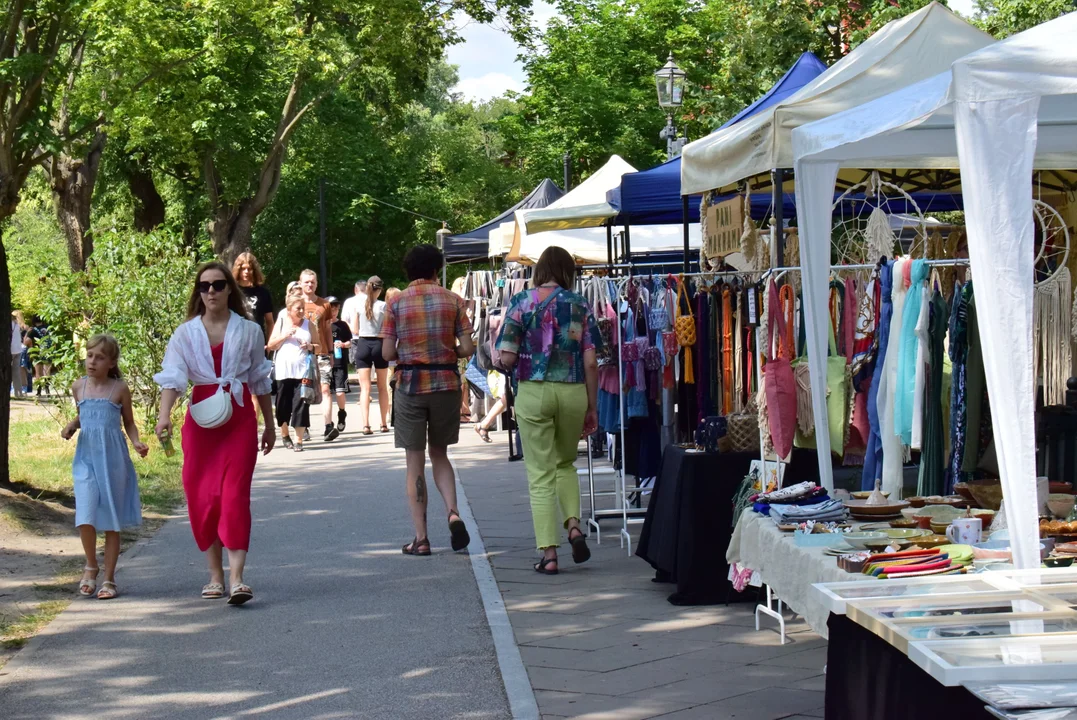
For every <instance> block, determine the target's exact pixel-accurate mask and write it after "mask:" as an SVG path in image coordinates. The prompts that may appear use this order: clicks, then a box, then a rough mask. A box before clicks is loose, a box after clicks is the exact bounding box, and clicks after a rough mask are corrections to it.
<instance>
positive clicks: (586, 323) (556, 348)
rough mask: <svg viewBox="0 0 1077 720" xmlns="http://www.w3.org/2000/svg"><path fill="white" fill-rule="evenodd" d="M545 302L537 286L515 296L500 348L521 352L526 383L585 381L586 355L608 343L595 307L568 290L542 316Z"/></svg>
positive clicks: (518, 375)
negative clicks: (538, 311) (538, 314)
mask: <svg viewBox="0 0 1077 720" xmlns="http://www.w3.org/2000/svg"><path fill="white" fill-rule="evenodd" d="M541 304H542V299H541V298H540V296H539V291H538V289H537V288H536V289H532V290H525V291H524V292H521V293H517V294H516V295H514V296H513V297H512V300H511V301H510V303H509V309H508V312H507V313H506V314H505V320H504V322H503V323H502V325H501V336H500V338H498V341H497V349H498V351H502V350H503V351H506V352H511V353H516V354H518V355H519V361H518V363H517V366H516V378H517V380H519V381H521V382H528V381H530V382H560V383H582V382H583V381H584V372H583V354H584V353H585V352H586V351H588V350H596V351H597V350H598V349H600V348H601V346H602V338H601V336H600V334H599V331H598V324H597V323H596V322H595V316H594V315H593V314H592V313H591V307H590V305H588V304H587V300H585V299H584V298H583V296H582V295H578V294H577V293H574V292H571V291H569V290H562V291H561V292H560V294H558V296H557V297H556V298H554V299H553V300H552V301H551V302H550V303H549V304H548V305H547V306H546V309H545V311H544V312H543V314H542V317H541V318H539V319H536V318H534V314H535V309H536V308H537V307H538V306H539V305H541Z"/></svg>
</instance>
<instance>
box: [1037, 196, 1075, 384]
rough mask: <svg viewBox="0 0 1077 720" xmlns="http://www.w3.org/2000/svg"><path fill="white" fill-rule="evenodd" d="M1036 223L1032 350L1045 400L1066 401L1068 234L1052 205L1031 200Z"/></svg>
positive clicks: (1070, 357)
mask: <svg viewBox="0 0 1077 720" xmlns="http://www.w3.org/2000/svg"><path fill="white" fill-rule="evenodd" d="M1032 212H1033V215H1034V217H1035V222H1036V230H1037V233H1036V264H1035V277H1036V285H1035V289H1034V291H1033V353H1034V360H1035V368H1036V374H1037V375H1038V377H1039V379H1040V381H1041V382H1042V383H1043V395H1044V402H1045V403H1046V404H1048V405H1061V404H1064V403H1065V401H1066V380H1067V378H1069V376H1070V372H1071V370H1072V369H1073V368H1072V362H1073V348H1072V347H1071V345H1070V342H1071V340H1072V332H1073V315H1072V313H1073V309H1074V308H1073V304H1072V298H1073V279H1072V278H1071V277H1070V271H1069V268H1068V267H1067V265H1066V263H1067V261H1068V260H1069V252H1070V234H1069V229H1068V228H1067V227H1066V222H1065V220H1064V219H1063V218H1062V216H1061V215H1060V214H1059V213H1058V211H1057V210H1055V209H1054V208H1053V207H1051V206H1050V205H1048V204H1047V203H1044V202H1041V201H1040V200H1033V201H1032Z"/></svg>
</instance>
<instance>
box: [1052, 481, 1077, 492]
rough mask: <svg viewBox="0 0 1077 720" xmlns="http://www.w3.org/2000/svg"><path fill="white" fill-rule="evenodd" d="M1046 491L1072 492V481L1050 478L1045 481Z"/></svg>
mask: <svg viewBox="0 0 1077 720" xmlns="http://www.w3.org/2000/svg"><path fill="white" fill-rule="evenodd" d="M1047 492H1052V493H1066V494H1067V495H1068V494H1071V493H1072V492H1073V483H1068V482H1062V481H1060V480H1051V481H1049V482H1048V483H1047Z"/></svg>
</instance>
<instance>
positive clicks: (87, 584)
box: [79, 566, 101, 597]
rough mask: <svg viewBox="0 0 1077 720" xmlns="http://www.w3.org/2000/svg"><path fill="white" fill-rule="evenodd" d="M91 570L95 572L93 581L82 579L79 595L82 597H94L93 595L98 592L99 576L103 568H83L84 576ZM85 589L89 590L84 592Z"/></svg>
mask: <svg viewBox="0 0 1077 720" xmlns="http://www.w3.org/2000/svg"><path fill="white" fill-rule="evenodd" d="M91 570H92V571H93V579H92V580H87V579H86V578H82V579H81V580H79V595H81V596H82V597H93V594H94V593H95V592H97V576H98V575H99V574H100V573H101V568H99V567H96V568H92V567H90V566H86V567H84V568H82V574H83V575H85V574H86V573H88V572H90V571H91ZM83 588H88V589H86V590H83Z"/></svg>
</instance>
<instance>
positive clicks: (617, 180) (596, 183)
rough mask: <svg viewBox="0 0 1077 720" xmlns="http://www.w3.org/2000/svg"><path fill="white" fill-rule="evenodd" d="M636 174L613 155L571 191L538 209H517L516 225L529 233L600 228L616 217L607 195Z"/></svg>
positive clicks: (618, 156) (620, 158) (619, 157)
mask: <svg viewBox="0 0 1077 720" xmlns="http://www.w3.org/2000/svg"><path fill="white" fill-rule="evenodd" d="M634 172H636V168H634V167H632V166H631V165H629V164H628V163H627V162H625V160H624V158H622V157H621V156H620V155H612V156H611V157H610V159H609V160H608V161H607V162H606V164H605V165H603V166H602V167H600V168H599V169H598V170H596V171H595V172H594V174H592V175H591V176H590V177H589V178H587V179H586V180H584V181H583V182H582V183H580V184H579V185H577V186H576V187H574V188H572V190H570V191H569V192H567V193H565V194H564V195H563V196H561V197H560V198H558V199H557V200H556V201H554V202H552V203H550V204H549V205H548V206H546V207H544V208H540V209H535V210H517V211H516V222H517V224H519V225H520V226H521V231H522V232H524V234H526V233H536V232H545V231H549V230H572V229H575V228H587V227H598V226H600V225H602V224H603V223H605V222H606V220H608V219H609V218H611V217H613V216H614V215H616V214H617V211H616V210H614V208H613V206H612V205H610V204H609V203H608V202H606V192H607V191H608V190H611V189H612V188H615V187H620V185H621V176H622V175H627V174H630V173H634ZM603 242H605V241H603Z"/></svg>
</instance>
